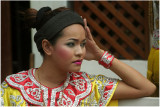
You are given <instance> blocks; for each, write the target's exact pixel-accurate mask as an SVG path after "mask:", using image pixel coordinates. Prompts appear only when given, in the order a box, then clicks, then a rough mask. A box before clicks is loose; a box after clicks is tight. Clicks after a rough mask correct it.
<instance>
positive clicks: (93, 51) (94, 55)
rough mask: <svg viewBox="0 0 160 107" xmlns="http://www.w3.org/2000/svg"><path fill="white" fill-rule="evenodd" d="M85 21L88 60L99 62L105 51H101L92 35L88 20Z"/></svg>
mask: <svg viewBox="0 0 160 107" xmlns="http://www.w3.org/2000/svg"><path fill="white" fill-rule="evenodd" d="M83 20H84V25H85V31H86V40H87V41H86V46H85V47H86V56H85V59H86V60H97V61H98V60H99V59H100V58H101V56H102V55H103V53H104V51H103V50H102V49H100V48H99V47H98V46H97V44H96V43H95V41H94V39H93V37H92V34H91V32H90V29H89V27H88V26H87V20H86V19H83Z"/></svg>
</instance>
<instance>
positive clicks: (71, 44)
mask: <svg viewBox="0 0 160 107" xmlns="http://www.w3.org/2000/svg"><path fill="white" fill-rule="evenodd" d="M66 45H67V46H69V47H74V46H75V44H74V43H67V44H66Z"/></svg>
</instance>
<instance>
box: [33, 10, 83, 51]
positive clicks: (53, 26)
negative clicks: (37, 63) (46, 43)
mask: <svg viewBox="0 0 160 107" xmlns="http://www.w3.org/2000/svg"><path fill="white" fill-rule="evenodd" d="M72 24H81V25H82V26H84V22H83V19H82V18H81V17H80V16H79V15H78V14H77V13H76V12H73V11H72V10H65V11H62V12H60V13H58V14H57V15H56V16H53V17H52V18H51V19H49V20H48V21H47V22H46V23H45V24H44V25H43V26H42V27H41V28H40V29H39V30H38V31H37V33H36V34H35V36H34V41H35V43H36V45H37V48H38V50H40V49H42V40H43V39H47V40H50V39H52V38H53V37H54V36H55V35H56V34H57V33H58V32H60V31H61V30H63V29H64V28H65V27H67V26H69V25H72Z"/></svg>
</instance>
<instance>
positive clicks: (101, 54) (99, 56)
mask: <svg viewBox="0 0 160 107" xmlns="http://www.w3.org/2000/svg"><path fill="white" fill-rule="evenodd" d="M104 52H105V51H104V50H102V49H101V50H100V51H99V52H98V53H97V55H96V61H99V60H100V59H101V57H102V56H103V53H104Z"/></svg>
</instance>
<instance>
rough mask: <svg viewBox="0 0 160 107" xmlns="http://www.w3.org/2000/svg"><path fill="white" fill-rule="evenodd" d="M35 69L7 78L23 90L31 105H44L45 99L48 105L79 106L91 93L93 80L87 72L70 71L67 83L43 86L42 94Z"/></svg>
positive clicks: (24, 96)
mask: <svg viewBox="0 0 160 107" xmlns="http://www.w3.org/2000/svg"><path fill="white" fill-rule="evenodd" d="M35 70H36V69H30V70H28V71H22V72H19V73H17V74H12V75H9V76H7V77H6V80H5V81H6V82H7V83H8V84H9V85H10V86H12V87H14V88H16V89H18V90H19V91H20V92H21V94H22V96H23V98H24V99H25V100H26V101H27V103H28V104H29V105H30V104H32V105H41V106H42V105H43V101H44V103H45V105H47V106H59V105H63V106H78V104H79V102H80V101H81V100H82V99H84V98H86V97H87V96H88V95H89V94H90V93H91V90H92V88H91V87H92V86H91V81H90V79H89V78H88V76H87V74H86V73H84V72H69V73H68V74H67V79H66V81H65V83H64V84H62V85H60V86H59V87H56V88H48V87H45V86H41V89H42V91H43V93H44V95H41V94H42V93H40V83H39V82H37V81H36V79H35V77H34V73H35ZM63 87H64V88H63ZM63 89H64V90H63ZM62 92H63V96H62ZM42 96H43V98H42ZM60 99H62V104H60V103H61V101H60Z"/></svg>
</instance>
